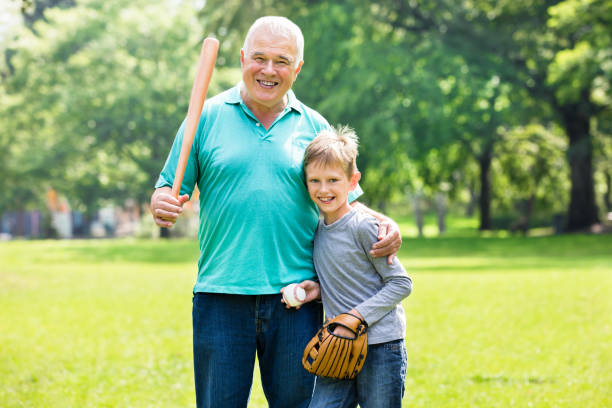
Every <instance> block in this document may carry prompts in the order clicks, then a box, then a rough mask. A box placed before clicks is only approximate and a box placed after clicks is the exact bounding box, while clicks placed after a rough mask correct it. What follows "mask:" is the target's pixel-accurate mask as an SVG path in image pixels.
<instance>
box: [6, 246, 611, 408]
mask: <svg viewBox="0 0 612 408" xmlns="http://www.w3.org/2000/svg"><path fill="white" fill-rule="evenodd" d="M196 259H197V247H196V243H195V242H194V241H187V240H173V241H168V242H164V241H137V240H113V241H111V240H106V241H94V240H92V241H31V242H27V241H16V242H7V243H0V406H1V407H6V408H9V407H37V408H38V407H54V408H55V407H62V408H63V407H79V408H80V407H185V406H195V397H194V392H193V378H192V376H193V374H192V362H191V287H192V284H193V281H194V278H195V273H196V272H195V263H196ZM400 259H401V260H402V262H403V264H404V265H405V266H406V269H407V270H408V271H409V274H410V275H411V276H412V278H413V280H414V291H413V294H412V295H411V296H410V297H409V298H407V299H406V300H405V302H404V307H405V310H406V315H407V323H408V324H407V327H408V328H407V333H406V344H407V349H408V355H409V356H408V358H409V368H408V373H407V379H406V395H405V398H404V406H406V407H415V406H416V407H445V408H447V407H513V406H514V407H568V408H570V407H571V408H578V407H579V408H586V407H610V406H612V236H585V235H567V236H550V237H537V238H523V237H506V238H499V237H489V238H483V237H478V236H472V237H469V238H466V237H457V236H453V235H452V234H450V235H449V236H448V237H446V238H423V239H414V238H406V239H405V240H404V244H403V248H402V251H401V253H400ZM256 378H257V375H256ZM250 406H251V407H265V406H266V403H265V399H264V397H263V394H262V391H261V387H260V382H259V380H256V383H255V386H254V389H253V393H252V398H251V404H250Z"/></svg>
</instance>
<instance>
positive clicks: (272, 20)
mask: <svg viewBox="0 0 612 408" xmlns="http://www.w3.org/2000/svg"><path fill="white" fill-rule="evenodd" d="M260 28H265V29H266V30H268V31H269V32H270V33H272V34H275V35H278V36H281V37H283V38H287V39H288V40H293V41H295V45H296V47H297V52H298V54H297V61H295V66H296V67H297V65H298V64H299V63H300V61H302V60H303V59H304V35H303V34H302V30H300V27H298V26H297V24H295V23H294V22H293V21H291V20H289V19H288V18H286V17H279V16H266V17H260V18H258V19H257V20H255V22H254V23H253V24H252V25H251V28H249V31H248V32H247V35H246V37H245V39H244V45H243V46H242V49H243V50H244V53H245V54H248V51H249V46H250V42H251V37H252V36H253V34H254V33H255V32H256V31H257V30H259V29H260Z"/></svg>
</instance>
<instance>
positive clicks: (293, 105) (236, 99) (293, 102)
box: [225, 82, 303, 114]
mask: <svg viewBox="0 0 612 408" xmlns="http://www.w3.org/2000/svg"><path fill="white" fill-rule="evenodd" d="M242 86H243V85H242V82H240V83H238V85H236V86H235V87H233V88H232V89H231V91H230V93H229V95H228V97H227V99H226V101H225V103H229V104H231V105H236V104H241V103H244V101H243V100H242V96H241V95H240V88H241V87H242ZM287 97H288V98H289V99H288V103H287V108H290V109H293V110H295V111H297V112H298V113H300V114H301V113H303V112H302V106H301V105H300V101H298V99H297V98H296V96H295V93H293V90H291V89H290V90H289V92H287Z"/></svg>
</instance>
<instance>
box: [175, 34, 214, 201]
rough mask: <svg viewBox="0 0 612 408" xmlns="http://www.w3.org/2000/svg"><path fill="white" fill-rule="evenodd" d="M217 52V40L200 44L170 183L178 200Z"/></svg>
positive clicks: (205, 40)
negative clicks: (180, 142)
mask: <svg viewBox="0 0 612 408" xmlns="http://www.w3.org/2000/svg"><path fill="white" fill-rule="evenodd" d="M218 51H219V40H217V39H216V38H212V37H208V38H206V39H204V42H203V43H202V52H201V53H200V60H199V61H198V68H197V71H196V75H195V79H194V80H193V87H192V88H191V97H190V98H189V108H188V109H187V119H186V121H185V132H184V133H183V143H182V144H181V153H180V155H179V159H178V163H177V165H176V173H175V174H174V183H172V195H173V196H174V197H176V198H178V196H179V194H180V192H181V184H183V176H184V175H185V168H186V167H187V161H188V160H189V152H190V151H191V145H192V144H193V137H194V136H195V132H196V130H197V128H198V123H199V122H200V114H201V113H202V107H203V106H204V100H205V99H206V91H208V84H210V78H211V77H212V72H213V69H214V67H215V61H216V59H217V52H218Z"/></svg>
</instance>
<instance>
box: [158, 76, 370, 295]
mask: <svg viewBox="0 0 612 408" xmlns="http://www.w3.org/2000/svg"><path fill="white" fill-rule="evenodd" d="M288 97H289V103H288V104H287V107H286V108H285V109H284V111H283V112H282V113H281V114H280V115H278V117H277V118H276V120H275V121H274V123H273V124H272V126H270V128H269V129H268V130H266V129H265V128H264V126H263V125H262V124H261V123H260V122H259V121H258V120H257V118H256V117H255V116H254V115H253V114H252V113H251V112H250V111H249V109H248V108H247V106H246V105H245V104H244V101H243V100H242V98H241V96H240V85H237V86H235V87H234V88H231V89H229V90H227V91H225V92H223V93H221V94H219V95H217V96H215V97H213V98H211V99H209V100H207V101H206V103H205V104H204V108H203V110H202V115H201V118H200V122H199V124H198V128H197V132H196V135H195V138H194V142H193V146H192V149H191V154H190V156H189V161H188V163H187V169H186V171H185V176H184V178H183V184H182V186H181V194H185V193H187V194H189V195H191V193H192V192H193V189H194V187H195V185H196V184H197V185H198V187H199V190H200V225H199V232H198V239H199V244H200V258H199V261H198V277H197V281H196V283H195V286H194V292H214V293H232V294H245V295H259V294H273V293H279V291H280V289H281V288H282V287H283V286H286V285H288V284H289V283H293V282H301V281H302V280H305V279H313V278H315V272H314V267H313V261H312V250H313V239H314V234H315V231H316V228H317V222H318V217H319V216H318V210H317V207H316V205H315V204H314V203H313V202H312V200H311V199H310V197H309V195H308V191H307V189H306V186H305V183H304V178H303V171H302V158H303V156H304V150H305V148H306V146H307V145H308V143H309V142H310V141H311V140H312V139H313V138H314V137H315V136H316V134H317V133H318V132H319V131H320V130H322V129H326V128H329V124H328V123H327V121H326V120H325V119H324V118H323V117H322V116H321V115H320V114H319V113H317V112H316V111H314V110H312V109H310V108H308V107H307V106H306V105H304V104H302V103H301V102H300V101H299V100H298V99H297V98H296V97H295V95H294V93H293V92H292V91H289V93H288ZM184 127H185V123H183V124H182V126H181V128H180V129H179V131H178V133H177V135H176V138H175V140H174V144H173V145H172V149H171V151H170V154H169V156H168V159H167V160H166V164H165V165H164V168H163V170H162V172H161V174H160V176H159V179H158V181H157V183H156V184H155V187H156V188H159V187H163V186H172V182H173V180H174V173H175V171H176V164H177V161H178V156H179V153H180V148H181V142H182V139H183V132H184ZM354 195H355V196H358V195H359V193H356V194H354Z"/></svg>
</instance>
